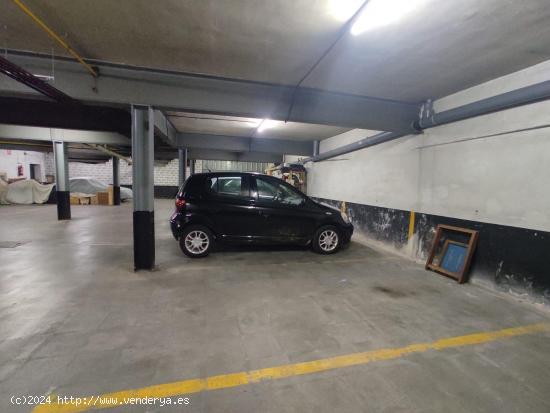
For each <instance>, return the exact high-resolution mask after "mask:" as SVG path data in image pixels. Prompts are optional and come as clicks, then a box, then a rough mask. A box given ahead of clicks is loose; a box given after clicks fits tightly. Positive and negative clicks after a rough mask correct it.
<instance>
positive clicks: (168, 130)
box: [154, 109, 178, 148]
mask: <svg viewBox="0 0 550 413" xmlns="http://www.w3.org/2000/svg"><path fill="white" fill-rule="evenodd" d="M154 116H155V135H156V136H159V137H160V138H161V139H162V140H163V141H164V142H166V143H167V144H168V145H170V146H172V147H174V148H177V147H178V137H177V134H178V132H177V131H176V128H175V127H174V125H172V122H170V119H168V118H167V117H166V116H165V115H164V113H162V111H160V110H158V109H155V111H154Z"/></svg>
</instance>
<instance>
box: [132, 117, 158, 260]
mask: <svg viewBox="0 0 550 413" xmlns="http://www.w3.org/2000/svg"><path fill="white" fill-rule="evenodd" d="M154 125H155V119H154V111H153V109H152V108H151V107H150V106H132V177H133V180H132V182H133V185H132V188H133V192H134V269H135V270H136V271H137V270H152V269H153V268H154V266H155V212H154V176H153V166H154V129H155V128H154Z"/></svg>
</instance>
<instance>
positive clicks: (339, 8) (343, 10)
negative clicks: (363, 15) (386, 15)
mask: <svg viewBox="0 0 550 413" xmlns="http://www.w3.org/2000/svg"><path fill="white" fill-rule="evenodd" d="M363 1H364V0H330V1H329V4H328V8H329V13H330V14H331V15H332V16H333V17H334V18H335V19H336V20H338V21H341V22H345V21H346V20H348V19H349V18H350V17H351V16H353V15H354V14H355V12H356V11H357V10H358V9H359V7H361V4H363Z"/></svg>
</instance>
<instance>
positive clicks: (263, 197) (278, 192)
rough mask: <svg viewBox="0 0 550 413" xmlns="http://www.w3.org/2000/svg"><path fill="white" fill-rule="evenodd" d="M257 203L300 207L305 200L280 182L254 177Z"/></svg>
mask: <svg viewBox="0 0 550 413" xmlns="http://www.w3.org/2000/svg"><path fill="white" fill-rule="evenodd" d="M256 189H257V190H258V201H263V202H274V203H277V204H283V205H302V204H303V203H304V202H305V201H306V198H305V197H304V196H303V195H301V194H300V193H299V192H297V191H294V190H292V189H291V188H289V187H288V186H287V185H285V184H284V183H282V182H280V183H279V182H276V181H274V180H273V181H272V180H267V179H264V178H261V177H256Z"/></svg>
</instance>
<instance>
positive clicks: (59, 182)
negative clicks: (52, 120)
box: [53, 141, 71, 220]
mask: <svg viewBox="0 0 550 413" xmlns="http://www.w3.org/2000/svg"><path fill="white" fill-rule="evenodd" d="M53 157H54V160H55V188H56V192H57V193H56V198H57V219H59V220H64V219H71V189H70V187H69V154H68V149H67V144H66V143H65V142H61V141H54V143H53Z"/></svg>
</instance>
